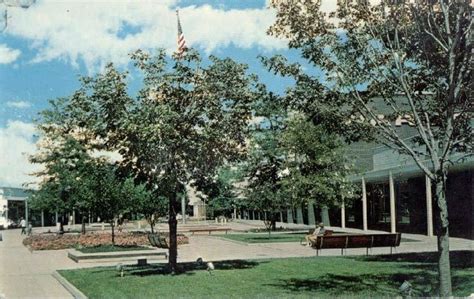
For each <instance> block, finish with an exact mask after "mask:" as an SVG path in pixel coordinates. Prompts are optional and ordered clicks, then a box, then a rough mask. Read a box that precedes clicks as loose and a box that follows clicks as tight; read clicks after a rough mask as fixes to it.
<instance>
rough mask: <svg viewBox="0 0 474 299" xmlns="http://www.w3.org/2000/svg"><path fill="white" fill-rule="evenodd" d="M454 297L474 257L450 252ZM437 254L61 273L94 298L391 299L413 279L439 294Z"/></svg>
mask: <svg viewBox="0 0 474 299" xmlns="http://www.w3.org/2000/svg"><path fill="white" fill-rule="evenodd" d="M451 256H452V276H453V291H454V296H460V297H461V296H468V295H469V294H471V293H473V292H474V252H472V251H460V252H452V255H451ZM435 260H436V254H434V253H433V254H427V253H423V254H421V253H420V254H405V255H401V254H399V255H391V256H369V257H311V258H289V259H272V260H257V261H242V260H238V261H226V262H215V263H214V265H215V267H216V270H215V271H213V274H212V275H210V274H209V273H208V272H207V271H206V270H205V269H204V268H203V267H199V266H197V265H195V264H194V263H189V264H181V266H182V268H183V270H182V274H179V275H174V276H173V275H170V274H167V271H166V266H165V265H163V264H160V265H150V266H147V267H141V268H140V267H137V266H129V267H127V268H126V271H125V276H124V277H123V278H122V277H120V276H118V273H117V271H116V269H115V267H98V268H88V269H79V270H62V271H60V273H61V275H63V276H64V277H65V278H66V279H68V280H69V281H70V282H71V283H73V284H74V285H75V286H76V287H77V288H78V289H80V290H81V291H82V292H83V293H84V294H85V295H86V296H88V297H89V298H161V297H173V298H177V297H193V298H228V297H233V298H256V297H260V298H262V297H264V298H295V297H297V298H309V297H325V298H334V297H351V296H353V297H359V298H366V297H393V296H397V295H399V294H398V288H399V286H400V285H401V284H402V283H403V282H404V281H405V280H407V281H409V282H410V283H411V284H412V285H413V286H414V289H415V292H414V294H413V295H416V296H435V295H436V281H437V274H436V263H435Z"/></svg>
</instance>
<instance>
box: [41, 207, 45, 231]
mask: <svg viewBox="0 0 474 299" xmlns="http://www.w3.org/2000/svg"><path fill="white" fill-rule="evenodd" d="M41 227H44V211H43V210H41Z"/></svg>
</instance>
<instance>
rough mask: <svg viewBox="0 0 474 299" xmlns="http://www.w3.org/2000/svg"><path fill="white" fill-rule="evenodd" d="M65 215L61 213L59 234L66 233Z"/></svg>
mask: <svg viewBox="0 0 474 299" xmlns="http://www.w3.org/2000/svg"><path fill="white" fill-rule="evenodd" d="M63 222H64V216H63V215H61V218H60V219H59V234H60V235H62V234H64V224H63Z"/></svg>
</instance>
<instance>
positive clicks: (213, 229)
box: [189, 227, 232, 235]
mask: <svg viewBox="0 0 474 299" xmlns="http://www.w3.org/2000/svg"><path fill="white" fill-rule="evenodd" d="M230 230H232V229H231V228H230V227H204V228H191V229H189V232H190V233H191V234H192V235H194V233H199V232H209V235H210V234H211V232H223V231H225V234H226V235H227V232H228V231H230Z"/></svg>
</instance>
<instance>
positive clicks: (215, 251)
mask: <svg viewBox="0 0 474 299" xmlns="http://www.w3.org/2000/svg"><path fill="white" fill-rule="evenodd" d="M211 224H212V225H215V224H213V223H211ZM200 225H202V223H201V224H200ZM278 225H280V224H278ZM282 225H283V224H282ZM225 226H229V227H232V229H233V231H236V232H235V233H242V232H239V231H245V230H248V229H251V228H261V227H262V222H261V221H240V222H233V223H227V224H225ZM292 227H293V228H301V229H303V230H305V229H308V228H309V227H308V226H305V225H296V224H295V225H292ZM160 228H162V229H165V228H166V226H163V227H160ZM48 229H51V230H54V228H44V229H35V230H34V231H35V232H40V231H46V230H48ZM330 229H333V230H336V231H341V229H340V228H337V227H335V228H330ZM345 231H347V232H353V233H362V231H361V230H356V229H346V230H345ZM370 232H375V231H370ZM1 233H2V234H3V241H1V242H0V298H3V297H5V298H71V297H72V296H71V295H70V294H69V293H68V292H67V291H66V289H64V287H63V286H62V285H61V284H60V283H59V282H57V280H56V279H55V278H54V277H53V276H52V274H53V273H54V271H55V270H58V269H75V268H84V267H96V266H105V265H115V264H116V263H117V262H100V263H96V262H85V263H80V264H77V263H75V262H73V261H72V260H70V259H69V258H67V250H48V251H35V252H30V251H29V250H28V249H27V248H26V247H24V246H23V244H22V243H21V242H22V240H23V238H24V237H23V236H20V230H16V229H15V230H6V231H1ZM402 237H403V239H409V240H410V242H404V241H402V243H401V245H400V247H398V248H397V250H396V252H397V253H404V252H426V251H436V250H437V245H436V237H426V236H423V235H412V234H402ZM450 245H451V250H474V241H471V240H465V239H458V238H451V239H450ZM389 253H390V249H389V248H374V249H373V250H372V252H371V253H370V254H389ZM340 254H341V251H340V250H339V249H334V250H331V249H329V250H323V251H322V252H321V253H320V255H326V256H338V255H340ZM346 254H347V255H365V249H348V250H347V251H346ZM315 255H316V252H315V250H313V249H311V248H309V247H305V246H301V245H300V244H299V243H266V244H263V243H261V244H246V243H241V242H236V241H231V240H228V239H225V238H223V237H222V235H220V234H214V233H213V234H212V235H211V236H209V235H207V234H202V235H194V236H189V244H187V245H182V246H179V250H178V261H179V262H190V261H195V260H196V259H197V258H198V257H202V258H203V259H204V260H205V261H218V260H229V259H262V258H284V257H310V256H315ZM315 258H316V257H315ZM162 262H166V261H165V260H163V261H162Z"/></svg>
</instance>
